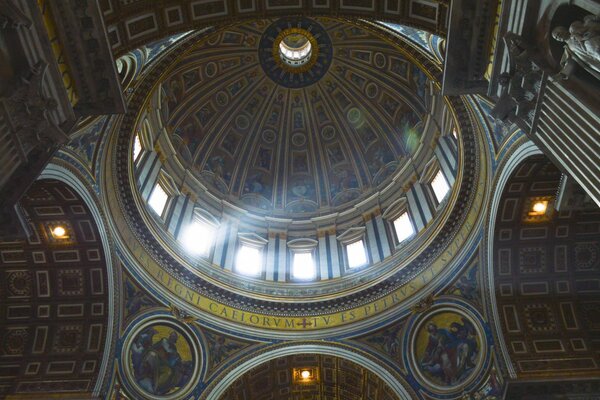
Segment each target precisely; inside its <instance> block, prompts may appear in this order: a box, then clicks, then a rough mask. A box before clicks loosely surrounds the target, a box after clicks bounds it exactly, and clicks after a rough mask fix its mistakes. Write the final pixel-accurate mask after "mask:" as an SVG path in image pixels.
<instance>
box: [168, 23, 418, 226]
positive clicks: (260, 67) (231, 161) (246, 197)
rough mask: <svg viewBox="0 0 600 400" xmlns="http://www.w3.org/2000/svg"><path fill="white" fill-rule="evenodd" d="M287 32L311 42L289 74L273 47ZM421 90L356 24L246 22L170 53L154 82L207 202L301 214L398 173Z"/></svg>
mask: <svg viewBox="0 0 600 400" xmlns="http://www.w3.org/2000/svg"><path fill="white" fill-rule="evenodd" d="M286 32H290V34H296V35H298V34H299V33H298V32H300V34H304V35H306V36H307V38H309V39H310V42H309V46H308V47H309V48H311V51H312V53H311V54H309V55H308V56H307V57H308V58H307V60H305V61H303V62H305V64H303V65H301V66H300V67H297V70H294V67H293V66H289V65H287V64H286V65H284V64H285V63H284V62H282V60H281V54H280V53H278V45H279V43H281V41H282V39H283V38H282V36H285V35H286ZM302 32H304V33H302ZM292 39H293V38H292ZM288 42H290V43H291V42H293V41H286V42H284V43H288ZM306 42H307V40H303V41H302V42H301V43H302V44H303V46H304V47H303V48H306ZM310 45H312V47H311V46H310ZM286 46H287V45H286ZM284 61H285V60H284ZM426 86H427V76H426V75H425V73H424V72H422V71H421V70H420V69H418V68H416V67H415V66H414V65H413V64H412V63H411V62H410V61H409V60H407V59H405V58H403V57H402V55H401V54H399V52H398V50H397V48H395V47H393V46H392V45H391V44H388V43H386V42H385V41H383V40H382V39H381V38H380V37H378V36H376V35H375V34H373V33H371V32H368V31H366V30H365V29H363V28H360V27H357V26H355V25H350V24H349V23H346V22H344V21H340V20H332V19H315V20H310V19H306V18H300V19H285V20H277V21H253V22H248V23H247V24H243V25H237V26H234V27H231V28H228V29H226V30H224V31H219V32H218V33H214V34H212V35H209V36H208V37H207V38H206V39H204V40H203V41H201V42H200V43H198V45H196V46H195V47H194V48H193V49H192V50H191V51H189V52H188V53H187V54H185V55H184V56H183V57H181V58H180V60H179V61H178V62H177V63H176V65H175V66H174V67H173V68H172V70H171V72H170V73H169V74H168V75H167V76H166V77H165V78H164V81H163V84H162V86H161V90H162V111H163V112H162V118H163V122H164V125H165V126H167V127H168V132H169V134H170V135H171V142H172V144H173V147H174V148H175V150H176V152H177V153H178V155H179V157H180V159H181V161H182V162H183V163H184V164H185V165H186V166H187V167H188V168H189V169H190V170H191V171H192V172H193V173H194V175H195V176H196V177H197V178H198V179H199V180H200V182H202V183H203V184H204V185H206V186H207V188H208V189H209V191H211V192H213V194H215V195H216V196H217V197H218V198H225V199H227V200H228V201H231V202H232V203H234V204H237V205H239V206H242V207H243V208H245V209H249V210H251V211H254V212H259V213H268V214H270V215H279V216H290V215H292V216H300V217H301V216H312V215H317V214H322V213H326V212H333V211H340V210H343V208H344V206H349V205H350V204H354V203H355V201H354V200H356V199H360V198H366V197H368V196H369V195H370V194H372V193H373V192H375V191H377V190H380V189H382V188H383V187H384V186H385V185H386V184H388V183H389V182H391V181H392V176H394V175H395V173H397V172H398V171H400V170H402V167H403V166H405V164H406V163H407V160H409V159H410V158H409V156H410V155H411V153H414V152H416V151H418V149H419V148H420V147H419V144H420V142H421V137H422V130H423V122H422V118H423V116H424V113H425V111H426V101H427V100H426ZM351 202H352V203H351Z"/></svg>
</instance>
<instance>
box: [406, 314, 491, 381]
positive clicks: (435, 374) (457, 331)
mask: <svg viewBox="0 0 600 400" xmlns="http://www.w3.org/2000/svg"><path fill="white" fill-rule="evenodd" d="M479 350H480V347H479V337H478V335H477V331H476V330H475V326H474V325H473V323H471V322H470V321H469V320H468V319H466V318H465V317H463V316H460V315H458V314H456V313H451V312H445V313H440V314H436V315H435V316H434V317H432V318H430V319H429V320H428V321H427V322H426V323H425V324H424V325H423V326H422V327H421V330H420V331H419V333H418V337H417V353H416V355H417V363H418V366H419V368H420V370H421V372H422V373H423V375H424V376H425V377H426V378H427V379H430V380H431V381H432V382H433V383H435V384H437V385H442V386H455V385H459V384H461V383H463V382H464V381H466V380H467V379H468V378H469V377H470V376H471V373H472V371H473V369H474V368H475V366H476V365H477V361H478V359H479Z"/></svg>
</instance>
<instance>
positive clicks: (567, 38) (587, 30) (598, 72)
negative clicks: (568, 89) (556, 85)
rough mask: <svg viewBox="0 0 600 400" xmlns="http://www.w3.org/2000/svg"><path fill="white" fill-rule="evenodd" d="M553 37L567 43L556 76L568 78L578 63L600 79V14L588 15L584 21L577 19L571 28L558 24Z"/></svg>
mask: <svg viewBox="0 0 600 400" xmlns="http://www.w3.org/2000/svg"><path fill="white" fill-rule="evenodd" d="M552 37H553V38H554V39H555V40H557V41H559V42H563V43H565V46H564V48H565V51H564V53H563V56H562V59H561V60H560V65H561V67H562V69H561V71H560V72H559V73H558V75H557V76H556V78H559V79H568V78H569V77H570V76H571V75H572V74H573V72H574V71H575V68H576V67H577V65H579V66H580V67H582V68H583V69H585V70H586V71H587V72H589V73H590V74H591V75H593V76H594V77H595V78H596V79H600V16H596V15H588V16H586V17H585V18H584V19H583V22H582V21H575V22H573V23H572V24H571V26H570V27H569V29H568V30H567V28H565V27H563V26H558V27H556V28H554V30H553V31H552Z"/></svg>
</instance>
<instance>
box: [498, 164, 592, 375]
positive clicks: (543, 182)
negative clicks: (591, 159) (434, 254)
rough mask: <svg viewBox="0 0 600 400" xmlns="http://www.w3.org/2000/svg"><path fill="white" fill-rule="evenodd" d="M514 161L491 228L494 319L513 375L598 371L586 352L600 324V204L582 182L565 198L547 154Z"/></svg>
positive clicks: (568, 192) (502, 190)
mask: <svg viewBox="0 0 600 400" xmlns="http://www.w3.org/2000/svg"><path fill="white" fill-rule="evenodd" d="M511 161H513V162H512V163H509V166H510V167H511V168H510V169H512V171H511V173H510V174H509V176H508V178H507V179H506V182H504V185H503V187H502V189H501V190H497V191H496V195H495V199H496V200H497V202H496V207H495V211H494V212H493V215H494V217H493V219H492V220H491V221H490V228H489V231H488V235H489V238H488V240H489V241H488V244H490V243H491V245H489V249H488V251H489V253H488V262H489V263H490V264H491V265H493V267H492V268H490V274H493V281H492V282H493V286H492V290H493V292H496V293H494V296H495V300H494V304H493V307H494V309H495V315H497V317H496V321H495V323H496V329H497V333H498V335H499V337H501V338H502V341H503V346H504V348H503V350H504V351H505V357H507V360H510V363H509V365H510V367H511V368H512V370H511V372H510V373H511V376H513V377H516V378H519V379H522V378H528V379H529V378H538V377H540V376H542V374H543V376H544V377H555V378H564V377H566V376H581V377H591V376H597V373H598V367H597V365H596V362H595V360H593V359H592V358H591V357H590V356H589V353H588V352H589V350H590V349H593V346H594V345H593V342H594V339H593V338H594V337H595V335H598V332H599V330H600V328H599V325H600V324H599V322H600V315H599V314H598V313H597V311H594V310H597V307H598V305H600V287H599V284H600V281H598V279H597V272H596V271H597V269H598V268H599V267H600V257H599V256H598V253H599V249H600V241H598V238H597V231H598V230H599V229H600V209H598V207H597V206H596V205H595V204H594V203H593V202H592V201H591V200H590V199H589V198H587V200H586V198H585V197H580V196H579V195H578V194H577V191H578V190H581V189H579V188H573V192H572V193H571V192H570V191H565V192H564V198H565V199H566V201H561V202H560V203H559V201H558V197H557V191H558V190H559V187H560V186H561V179H562V180H564V177H563V175H562V173H561V172H560V170H559V169H558V168H556V167H555V166H554V165H553V164H552V162H551V161H550V160H549V159H548V158H546V157H545V156H540V155H535V156H530V157H525V158H523V159H522V160H521V161H520V162H519V163H517V162H515V158H512V159H511ZM508 169H509V168H507V169H506V170H508ZM567 179H568V178H567ZM498 198H499V200H498ZM574 200H577V201H574ZM492 227H493V228H492ZM492 229H493V231H492ZM557 359H560V360H561V361H560V362H557V361H556V360H557Z"/></svg>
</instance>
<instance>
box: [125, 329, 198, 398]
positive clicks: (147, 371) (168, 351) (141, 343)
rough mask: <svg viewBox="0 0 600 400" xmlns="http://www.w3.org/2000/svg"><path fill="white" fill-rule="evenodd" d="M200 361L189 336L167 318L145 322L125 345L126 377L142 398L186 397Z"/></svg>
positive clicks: (195, 376) (185, 330)
mask: <svg viewBox="0 0 600 400" xmlns="http://www.w3.org/2000/svg"><path fill="white" fill-rule="evenodd" d="M199 359H200V357H199V353H198V348H197V347H196V345H195V343H194V341H193V339H192V336H191V333H189V332H188V330H187V329H186V328H185V327H182V326H180V324H178V323H176V322H174V321H171V320H168V319H160V320H151V321H146V322H145V323H143V324H141V325H140V326H139V327H136V328H135V329H134V330H133V331H132V333H131V334H130V335H129V337H128V339H127V341H126V343H125V345H124V366H125V370H126V373H127V377H128V378H129V381H130V383H131V384H132V385H133V387H134V388H135V389H136V390H137V391H138V392H140V394H143V395H144V396H145V398H154V397H158V398H165V399H171V398H182V397H183V396H185V395H186V394H187V393H189V391H190V390H191V389H192V387H193V386H194V384H195V381H196V378H197V375H198V371H199V365H198V364H199Z"/></svg>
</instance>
